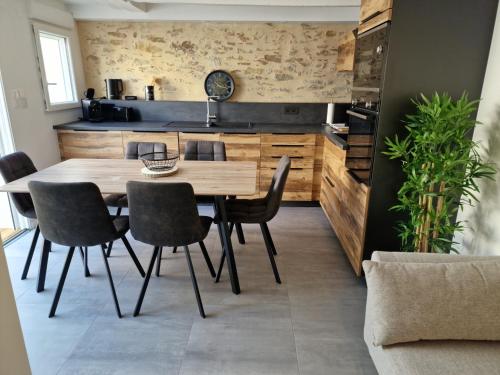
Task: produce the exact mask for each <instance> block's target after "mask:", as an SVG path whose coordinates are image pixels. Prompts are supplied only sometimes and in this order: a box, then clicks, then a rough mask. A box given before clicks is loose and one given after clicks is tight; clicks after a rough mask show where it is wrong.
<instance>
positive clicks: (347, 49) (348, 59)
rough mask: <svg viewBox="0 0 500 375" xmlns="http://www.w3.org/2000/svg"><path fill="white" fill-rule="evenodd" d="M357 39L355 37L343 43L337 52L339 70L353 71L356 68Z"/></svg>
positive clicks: (337, 67)
mask: <svg viewBox="0 0 500 375" xmlns="http://www.w3.org/2000/svg"><path fill="white" fill-rule="evenodd" d="M355 47H356V41H355V39H354V38H352V39H351V40H349V41H347V42H345V43H342V44H341V45H340V46H339V48H338V53H337V66H336V69H337V72H352V71H353V69H354V50H355Z"/></svg>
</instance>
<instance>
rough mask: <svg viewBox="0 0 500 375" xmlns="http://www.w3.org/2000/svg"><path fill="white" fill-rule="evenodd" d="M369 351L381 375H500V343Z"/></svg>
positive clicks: (419, 345) (420, 344) (446, 343)
mask: <svg viewBox="0 0 500 375" xmlns="http://www.w3.org/2000/svg"><path fill="white" fill-rule="evenodd" d="M368 350H369V352H370V356H371V357H372V359H373V363H374V364H375V367H376V368H377V371H378V373H379V374H384V375H401V374H404V375H436V374H439V375H456V374H474V375H476V374H488V375H500V341H496V342H495V341H494V342H491V341H465V340H464V341H457V340H447V341H419V342H409V343H404V344H395V345H390V346H373V345H370V344H368Z"/></svg>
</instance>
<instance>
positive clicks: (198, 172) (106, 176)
mask: <svg viewBox="0 0 500 375" xmlns="http://www.w3.org/2000/svg"><path fill="white" fill-rule="evenodd" d="M143 167H144V165H143V164H142V162H141V161H140V160H121V159H69V160H66V161H63V162H60V163H58V164H55V165H53V166H51V167H48V168H46V169H43V170H41V171H38V172H36V173H33V174H31V175H29V176H26V177H23V178H20V179H18V180H15V181H12V182H10V183H8V184H5V185H3V186H0V192H9V193H29V188H28V183H29V182H30V181H44V182H93V183H94V184H96V185H97V186H98V187H99V189H100V191H101V193H102V194H126V192H127V187H126V185H127V182H128V181H148V182H152V183H156V182H166V183H169V182H171V183H174V182H188V183H190V184H191V185H192V186H193V190H194V193H195V194H196V195H204V196H213V197H214V200H215V209H216V212H217V214H218V215H219V217H220V220H219V221H218V223H217V226H218V230H219V235H220V238H221V245H222V247H223V249H224V252H225V254H226V259H227V265H228V271H229V278H230V281H231V288H232V291H233V293H235V294H239V293H240V284H239V279H238V271H237V268H236V262H235V259H234V252H233V246H232V242H231V233H230V230H229V223H228V220H227V215H226V209H225V203H224V201H225V199H226V197H227V196H251V195H254V194H255V193H256V185H257V163H255V162H243V161H179V162H177V167H178V171H177V172H176V173H175V174H173V175H170V176H166V177H157V178H151V177H146V176H145V175H143V174H142V172H141V169H142V168H143ZM61 204H64V202H61ZM45 271H46V270H40V272H39V275H38V287H39V290H43V285H44V283H45Z"/></svg>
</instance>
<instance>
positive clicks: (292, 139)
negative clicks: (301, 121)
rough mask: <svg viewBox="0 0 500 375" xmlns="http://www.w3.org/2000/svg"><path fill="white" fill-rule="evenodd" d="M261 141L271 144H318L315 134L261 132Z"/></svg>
mask: <svg viewBox="0 0 500 375" xmlns="http://www.w3.org/2000/svg"><path fill="white" fill-rule="evenodd" d="M260 142H261V143H262V144H271V145H310V146H314V145H315V144H316V135H315V134H265V133H264V134H261V135H260Z"/></svg>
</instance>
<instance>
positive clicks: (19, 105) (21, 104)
mask: <svg viewBox="0 0 500 375" xmlns="http://www.w3.org/2000/svg"><path fill="white" fill-rule="evenodd" d="M12 96H13V99H14V108H16V109H24V108H28V99H27V98H26V96H24V90H22V89H14V90H12Z"/></svg>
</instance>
